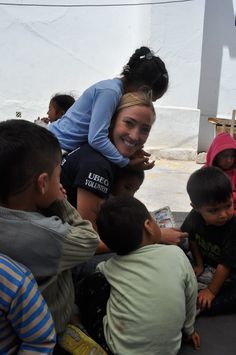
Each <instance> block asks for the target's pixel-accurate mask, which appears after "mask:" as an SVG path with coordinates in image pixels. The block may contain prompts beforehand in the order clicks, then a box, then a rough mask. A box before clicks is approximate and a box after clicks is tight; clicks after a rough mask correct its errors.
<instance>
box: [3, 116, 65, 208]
mask: <svg viewBox="0 0 236 355" xmlns="http://www.w3.org/2000/svg"><path fill="white" fill-rule="evenodd" d="M60 163H61V150H60V145H59V143H58V140H57V139H56V137H55V136H54V135H53V134H52V133H51V132H49V131H48V130H47V129H46V128H43V127H41V126H38V125H36V124H34V123H31V122H28V121H25V120H19V119H15V120H7V121H3V122H0V171H1V174H0V203H1V204H2V205H5V206H6V207H8V203H9V199H11V198H14V199H16V198H17V196H23V195H24V193H26V192H28V191H32V194H35V196H37V201H35V203H36V205H37V206H38V207H40V208H46V207H48V206H49V205H50V204H51V203H52V202H54V201H55V200H56V199H57V196H58V194H59V193H60ZM19 198H20V197H19ZM32 203H33V201H32Z"/></svg>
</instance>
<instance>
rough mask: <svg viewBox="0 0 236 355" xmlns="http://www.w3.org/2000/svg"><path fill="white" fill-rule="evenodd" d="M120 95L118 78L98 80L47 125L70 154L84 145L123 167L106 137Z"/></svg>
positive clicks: (123, 161)
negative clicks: (58, 118)
mask: <svg viewBox="0 0 236 355" xmlns="http://www.w3.org/2000/svg"><path fill="white" fill-rule="evenodd" d="M122 94H123V84H122V81H121V79H118V78H114V79H108V80H103V81H100V82H98V83H96V84H94V85H92V86H90V87H89V88H88V89H87V90H85V91H84V93H83V94H82V95H81V96H80V98H79V99H78V100H77V101H76V102H75V103H74V104H73V105H72V106H71V107H70V108H69V110H68V111H67V112H66V113H65V114H64V115H63V116H62V117H61V119H60V120H57V121H55V122H53V123H52V124H50V125H49V130H50V131H51V132H52V133H54V134H55V136H56V137H57V139H58V140H59V142H60V145H61V148H62V149H64V150H66V151H72V150H74V149H75V148H77V147H78V146H79V145H80V144H81V143H84V142H88V143H89V144H90V145H91V147H92V148H94V149H95V150H97V151H99V152H100V153H101V154H102V155H103V156H105V157H106V158H107V159H109V160H110V161H111V162H112V163H115V164H117V165H119V166H120V167H123V166H125V165H127V164H128V162H129V159H128V158H125V157H123V156H122V155H121V154H120V153H119V151H118V150H117V149H116V147H115V146H114V145H113V144H112V143H111V141H110V139H109V137H108V130H109V126H110V122H111V119H112V116H113V114H114V113H115V111H116V108H117V106H118V104H119V101H120V98H121V96H122Z"/></svg>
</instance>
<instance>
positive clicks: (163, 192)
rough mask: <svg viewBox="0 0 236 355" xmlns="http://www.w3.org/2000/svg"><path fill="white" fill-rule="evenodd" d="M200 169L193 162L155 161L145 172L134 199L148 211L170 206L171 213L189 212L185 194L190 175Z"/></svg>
mask: <svg viewBox="0 0 236 355" xmlns="http://www.w3.org/2000/svg"><path fill="white" fill-rule="evenodd" d="M201 167H202V165H201V164H197V163H196V162H195V161H179V160H164V159H161V160H156V164H155V167H154V168H153V169H151V170H149V171H146V172H145V179H144V182H143V184H142V186H141V187H140V189H139V191H138V192H137V193H136V194H135V197H136V198H138V199H139V200H140V201H142V202H143V203H144V204H145V205H146V206H147V208H148V210H149V211H153V210H155V209H159V208H161V207H164V206H167V205H168V206H170V209H171V210H172V211H178V212H179V211H181V212H188V211H190V210H191V207H190V201H189V197H188V194H187V192H186V184H187V180H188V178H189V176H190V174H191V173H192V172H193V171H195V170H197V169H200V168H201Z"/></svg>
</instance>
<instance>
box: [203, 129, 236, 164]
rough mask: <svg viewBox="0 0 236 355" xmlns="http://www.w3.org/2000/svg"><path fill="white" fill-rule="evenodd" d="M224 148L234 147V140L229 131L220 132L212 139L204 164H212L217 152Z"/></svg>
mask: <svg viewBox="0 0 236 355" xmlns="http://www.w3.org/2000/svg"><path fill="white" fill-rule="evenodd" d="M225 149H236V140H235V139H234V138H233V137H232V136H231V135H230V134H229V133H225V132H224V133H220V134H218V135H217V136H216V137H215V138H214V139H213V141H212V143H211V145H210V148H209V149H208V152H207V157H206V164H205V166H212V165H213V162H214V159H215V157H216V156H217V154H219V153H221V152H222V151H223V150H225Z"/></svg>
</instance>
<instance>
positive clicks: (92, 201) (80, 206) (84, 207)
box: [77, 188, 109, 253]
mask: <svg viewBox="0 0 236 355" xmlns="http://www.w3.org/2000/svg"><path fill="white" fill-rule="evenodd" d="M102 202H103V199H102V198H101V197H99V196H97V195H95V194H94V193H92V192H90V191H87V190H85V189H82V188H78V189H77V210H78V212H79V214H80V215H81V217H82V218H83V219H87V220H89V221H90V222H91V223H92V225H93V228H94V229H95V230H96V231H97V224H96V218H97V215H98V212H99V210H100V206H101V204H102ZM108 251H109V249H108V248H107V246H106V245H105V244H104V243H103V242H102V241H101V240H100V241H99V245H98V248H97V251H96V253H105V252H108Z"/></svg>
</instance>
